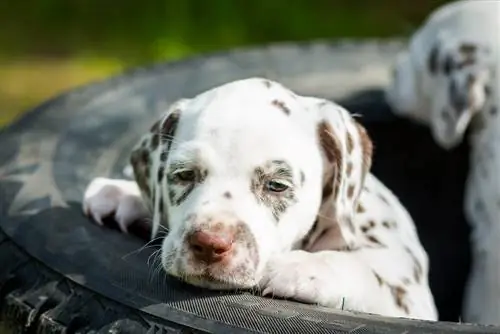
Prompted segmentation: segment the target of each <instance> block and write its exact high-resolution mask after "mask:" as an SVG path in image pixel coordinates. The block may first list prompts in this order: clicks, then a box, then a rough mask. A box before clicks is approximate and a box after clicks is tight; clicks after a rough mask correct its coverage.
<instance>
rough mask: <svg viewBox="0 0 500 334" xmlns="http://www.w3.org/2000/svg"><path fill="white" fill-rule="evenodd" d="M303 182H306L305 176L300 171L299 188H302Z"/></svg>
mask: <svg viewBox="0 0 500 334" xmlns="http://www.w3.org/2000/svg"><path fill="white" fill-rule="evenodd" d="M305 181H306V175H305V174H304V172H303V171H300V186H303V185H304V182H305Z"/></svg>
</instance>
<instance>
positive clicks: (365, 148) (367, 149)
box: [354, 122, 373, 183]
mask: <svg viewBox="0 0 500 334" xmlns="http://www.w3.org/2000/svg"><path fill="white" fill-rule="evenodd" d="M354 124H355V125H356V128H357V129H358V133H359V137H360V141H361V150H362V152H363V176H362V178H363V179H362V180H361V183H364V177H365V176H366V174H367V173H368V172H369V170H370V167H371V164H372V155H373V143H372V141H371V139H370V136H368V133H367V132H366V129H365V128H364V127H363V126H362V125H361V124H360V123H358V122H354Z"/></svg>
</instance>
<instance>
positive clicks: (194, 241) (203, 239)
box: [188, 231, 233, 263]
mask: <svg viewBox="0 0 500 334" xmlns="http://www.w3.org/2000/svg"><path fill="white" fill-rule="evenodd" d="M188 242H189V247H190V248H191V252H193V255H194V256H195V257H196V258H197V259H198V260H200V261H203V262H206V263H215V262H219V261H221V260H222V259H224V258H225V257H227V255H229V253H230V251H231V249H232V248H233V241H232V238H224V237H220V236H217V235H215V234H213V233H209V232H202V231H197V232H194V233H193V234H191V235H190V236H189V240H188Z"/></svg>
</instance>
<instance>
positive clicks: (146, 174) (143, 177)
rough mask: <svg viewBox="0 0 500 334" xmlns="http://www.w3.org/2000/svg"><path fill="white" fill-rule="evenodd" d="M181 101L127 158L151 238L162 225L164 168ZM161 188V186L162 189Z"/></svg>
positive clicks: (163, 212)
mask: <svg viewBox="0 0 500 334" xmlns="http://www.w3.org/2000/svg"><path fill="white" fill-rule="evenodd" d="M187 101H188V100H187V99H181V100H178V101H176V102H175V103H173V104H172V105H171V106H170V107H169V108H168V110H167V112H166V113H165V114H164V115H162V116H161V118H160V119H159V120H157V121H156V122H155V123H154V124H153V125H152V126H151V128H150V129H149V132H148V133H147V134H145V135H144V136H142V138H141V139H140V140H139V142H138V143H137V144H136V146H135V147H134V148H133V150H132V152H131V155H130V163H131V165H132V169H133V172H134V177H135V180H136V182H137V185H138V186H139V189H140V190H141V194H142V198H143V200H144V202H145V203H146V206H147V207H148V209H149V210H150V212H151V213H152V216H153V222H152V229H151V237H152V238H154V237H155V236H156V234H157V233H158V229H159V226H160V224H161V223H165V224H167V222H166V215H167V212H166V204H165V202H164V201H165V200H166V198H167V197H166V196H165V194H164V191H165V190H164V189H166V187H165V186H164V182H165V179H166V178H165V177H163V173H164V165H165V163H166V161H167V158H168V153H169V151H170V146H171V143H172V140H173V138H174V135H175V131H176V129H177V124H178V122H179V118H180V113H181V111H182V110H183V108H184V107H185V105H186V103H187ZM162 185H163V186H162Z"/></svg>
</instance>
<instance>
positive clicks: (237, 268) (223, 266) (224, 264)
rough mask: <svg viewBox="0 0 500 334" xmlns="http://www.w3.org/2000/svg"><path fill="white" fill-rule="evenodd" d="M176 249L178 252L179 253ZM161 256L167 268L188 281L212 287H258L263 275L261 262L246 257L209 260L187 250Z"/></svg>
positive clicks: (170, 273) (233, 288)
mask: <svg viewBox="0 0 500 334" xmlns="http://www.w3.org/2000/svg"><path fill="white" fill-rule="evenodd" d="M176 253H177V254H176ZM169 254H171V255H170V256H162V265H163V269H164V270H165V272H166V273H167V274H169V275H171V276H174V277H176V278H178V279H179V280H181V281H184V282H186V283H188V284H191V285H194V286H197V287H201V288H207V289H212V290H245V289H250V288H253V287H255V286H256V285H257V284H258V282H259V280H260V279H261V276H262V270H259V269H260V268H259V267H260V266H259V265H258V264H257V263H254V262H252V261H250V260H247V259H244V258H243V259H241V258H238V259H228V260H227V261H221V262H218V263H212V264H206V263H203V262H200V261H196V260H195V259H194V258H193V257H192V256H190V254H187V253H186V252H182V256H181V252H169V253H167V255H169Z"/></svg>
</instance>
